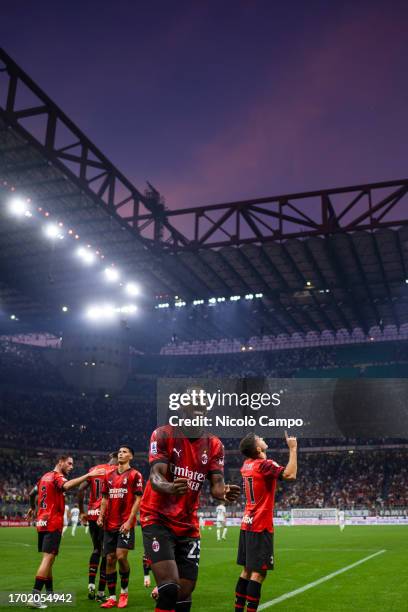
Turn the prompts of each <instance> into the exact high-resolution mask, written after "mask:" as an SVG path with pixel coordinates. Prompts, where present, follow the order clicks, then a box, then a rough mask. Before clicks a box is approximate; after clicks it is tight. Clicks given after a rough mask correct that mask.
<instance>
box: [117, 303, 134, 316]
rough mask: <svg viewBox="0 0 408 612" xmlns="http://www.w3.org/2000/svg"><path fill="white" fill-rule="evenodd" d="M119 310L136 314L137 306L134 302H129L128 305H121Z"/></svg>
mask: <svg viewBox="0 0 408 612" xmlns="http://www.w3.org/2000/svg"><path fill="white" fill-rule="evenodd" d="M117 310H118V312H121V313H123V314H134V313H135V312H136V311H137V306H135V305H134V304H128V305H127V306H121V307H120V308H118V309H117Z"/></svg>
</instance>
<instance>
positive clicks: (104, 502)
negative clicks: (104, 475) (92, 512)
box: [96, 493, 108, 527]
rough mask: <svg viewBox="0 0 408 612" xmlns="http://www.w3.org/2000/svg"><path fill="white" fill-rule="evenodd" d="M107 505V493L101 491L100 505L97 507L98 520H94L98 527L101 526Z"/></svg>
mask: <svg viewBox="0 0 408 612" xmlns="http://www.w3.org/2000/svg"><path fill="white" fill-rule="evenodd" d="M107 507H108V494H107V493H102V500H101V507H100V508H99V516H98V520H97V521H96V522H97V524H98V526H99V527H103V521H104V519H105V514H106V508H107Z"/></svg>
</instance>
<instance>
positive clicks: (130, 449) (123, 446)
mask: <svg viewBox="0 0 408 612" xmlns="http://www.w3.org/2000/svg"><path fill="white" fill-rule="evenodd" d="M121 448H127V449H128V451H130V452H131V453H132V456H133V457H134V456H135V451H134V450H133V448H132V447H131V446H129V444H121V445H120V446H119V449H121ZM118 452H119V450H118ZM116 456H118V453H116Z"/></svg>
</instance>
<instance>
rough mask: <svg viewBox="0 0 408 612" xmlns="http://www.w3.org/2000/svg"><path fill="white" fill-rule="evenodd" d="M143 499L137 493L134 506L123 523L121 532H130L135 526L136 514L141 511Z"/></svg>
mask: <svg viewBox="0 0 408 612" xmlns="http://www.w3.org/2000/svg"><path fill="white" fill-rule="evenodd" d="M141 500H142V496H141V495H135V501H134V502H133V506H132V509H131V511H130V514H129V518H128V520H127V521H126V522H125V523H123V525H122V526H121V528H120V532H121V533H124V534H126V533H129V531H130V530H131V528H132V527H133V525H134V523H135V518H136V515H137V513H138V512H139V506H140V502H141Z"/></svg>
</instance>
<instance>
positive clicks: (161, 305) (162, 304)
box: [155, 302, 170, 308]
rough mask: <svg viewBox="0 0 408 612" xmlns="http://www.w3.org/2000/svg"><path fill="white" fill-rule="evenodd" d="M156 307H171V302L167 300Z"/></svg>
mask: <svg viewBox="0 0 408 612" xmlns="http://www.w3.org/2000/svg"><path fill="white" fill-rule="evenodd" d="M155 308H170V304H168V303H167V302H162V303H161V304H157V306H155Z"/></svg>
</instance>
